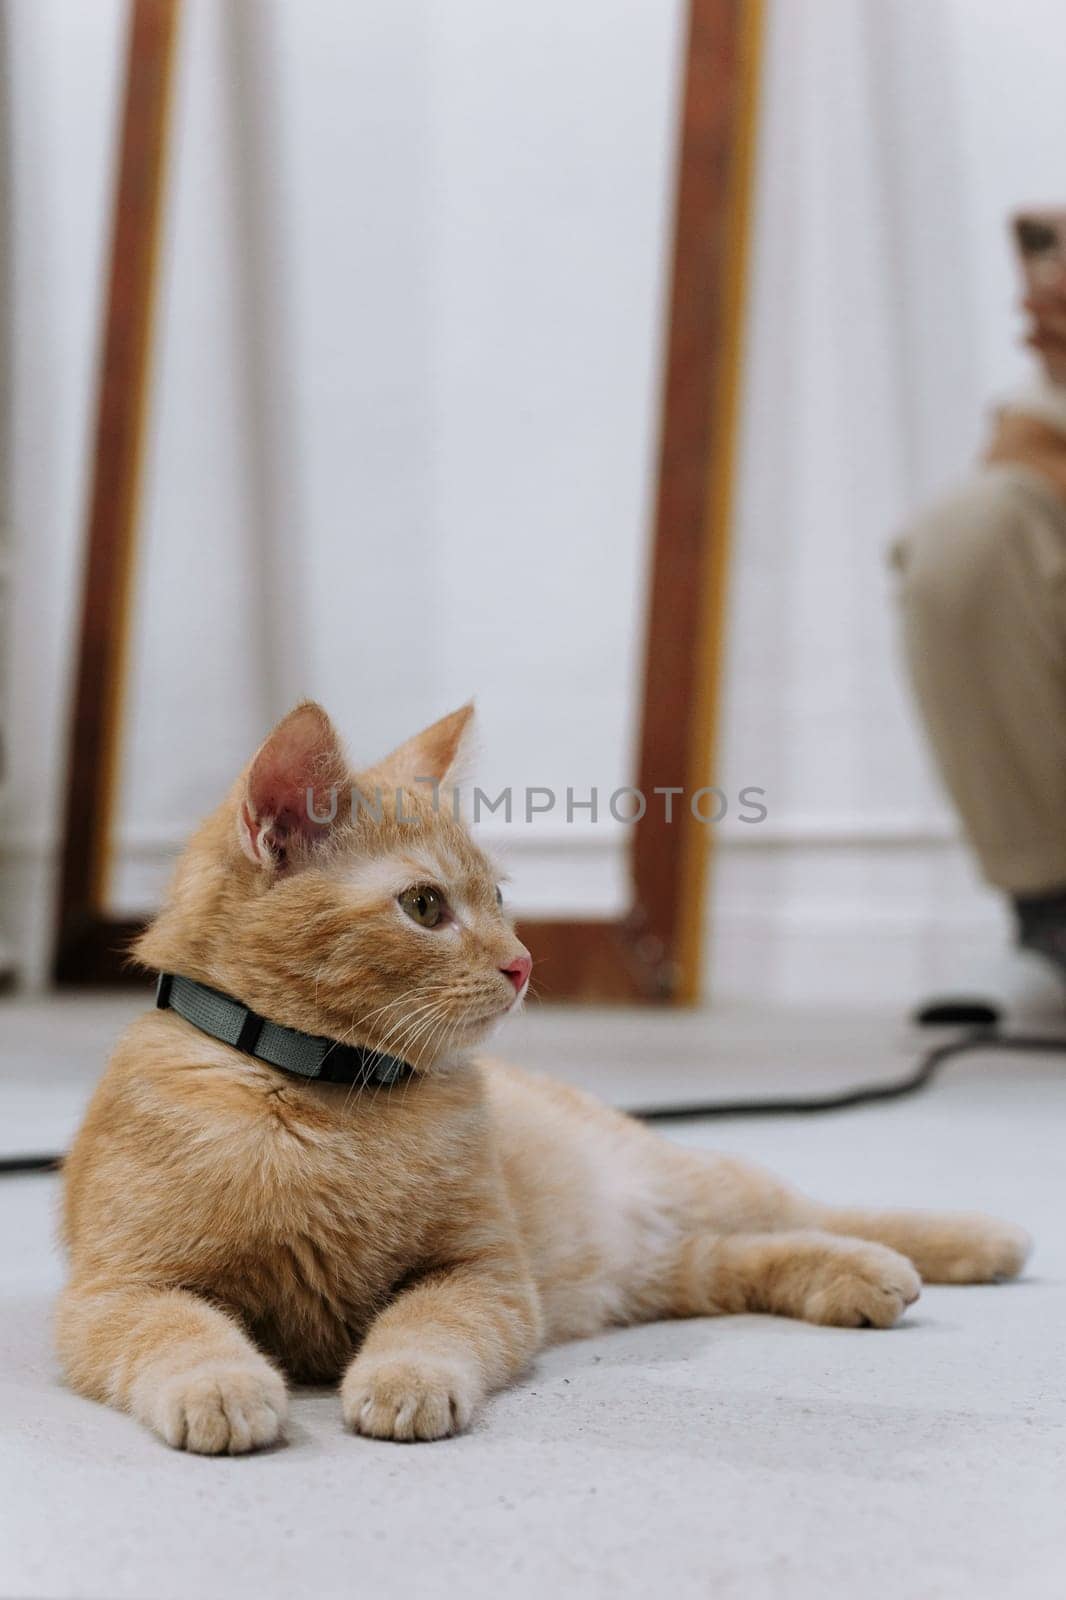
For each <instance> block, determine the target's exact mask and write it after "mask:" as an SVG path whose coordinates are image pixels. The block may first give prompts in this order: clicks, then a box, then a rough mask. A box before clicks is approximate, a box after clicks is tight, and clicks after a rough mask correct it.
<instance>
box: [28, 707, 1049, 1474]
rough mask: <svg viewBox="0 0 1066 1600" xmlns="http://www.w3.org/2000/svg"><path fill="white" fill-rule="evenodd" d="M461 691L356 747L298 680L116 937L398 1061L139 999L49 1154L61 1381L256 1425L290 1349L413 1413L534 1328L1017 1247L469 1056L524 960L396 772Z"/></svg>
mask: <svg viewBox="0 0 1066 1600" xmlns="http://www.w3.org/2000/svg"><path fill="white" fill-rule="evenodd" d="M470 714H471V712H470V708H469V707H467V708H465V709H464V710H461V711H457V712H455V713H453V715H451V716H449V717H445V718H444V719H443V720H442V721H440V722H438V723H436V724H434V726H433V727H431V728H429V729H428V730H426V731H425V732H424V733H422V734H420V735H418V736H417V737H416V738H415V739H412V740H410V741H409V742H408V743H407V744H405V745H403V746H401V748H400V749H398V750H397V751H395V752H394V754H393V755H392V756H390V757H389V758H388V759H387V760H385V761H384V762H382V763H381V764H380V765H379V766H378V767H376V768H372V769H370V770H369V771H367V772H363V773H360V774H356V775H353V774H352V773H350V771H349V769H348V765H347V762H346V760H345V757H344V755H343V752H342V749H341V746H340V744H339V742H338V739H337V736H336V734H335V732H334V730H333V727H332V725H331V723H330V721H329V719H328V717H327V716H326V714H325V712H323V711H322V710H321V709H320V708H319V707H318V706H316V705H314V704H311V703H307V704H304V705H301V706H298V707H297V708H296V710H295V711H293V712H292V713H291V714H290V715H289V716H288V717H286V718H285V720H284V721H283V722H281V723H280V724H279V726H278V727H277V728H276V729H275V730H274V732H273V733H272V734H271V735H270V737H269V738H268V739H267V741H266V742H265V744H263V745H262V747H261V748H260V750H259V751H258V753H257V754H256V756H255V758H254V759H253V761H252V762H251V764H250V766H249V768H248V769H247V771H246V773H245V774H244V776H243V777H242V778H241V780H240V781H239V782H238V784H237V785H236V787H235V788H234V790H233V791H232V793H231V794H230V795H229V797H228V798H227V799H226V800H225V801H224V803H223V804H222V805H221V806H220V808H219V809H218V810H217V811H216V812H215V813H214V815H212V816H211V817H210V818H209V819H208V821H207V822H205V823H204V824H203V826H202V827H201V828H200V830H199V831H198V832H197V833H196V835H195V836H194V838H193V840H192V842H191V843H190V845H189V846H188V849H187V850H186V851H185V854H184V856H183V857H182V860H181V862H180V864H179V866H178V868H177V871H176V874H175V878H174V882H173V885H172V888H171V892H170V896H169V899H168V901H167V903H166V905H165V907H164V909H163V910H162V911H161V913H160V914H159V916H158V917H157V918H156V920H155V922H154V923H153V924H152V926H151V927H150V928H149V929H148V930H147V932H146V933H145V934H144V935H143V937H142V938H141V940H140V943H139V945H138V948H137V954H138V957H139V958H140V960H141V961H142V962H143V963H144V964H145V965H146V966H148V967H152V968H155V969H157V970H159V971H163V972H169V973H175V974H179V975H181V976H183V977H185V978H191V979H194V980H197V981H198V982H200V983H203V984H208V985H210V986H212V987H213V988H214V989H216V990H221V991H223V992H224V993H225V994H227V995H230V996H233V997H235V998H236V999H237V1000H239V1001H241V1002H243V1003H244V1004H245V1005H247V1006H248V1007H250V1008H252V1010H254V1011H256V1012H259V1013H260V1014H262V1015H264V1016H265V1017H267V1018H268V1019H270V1021H272V1022H276V1023H279V1024H281V1025H283V1026H285V1027H290V1028H297V1029H301V1030H303V1031H304V1032H306V1033H310V1034H315V1035H325V1036H327V1037H328V1038H331V1039H335V1040H351V1041H355V1042H358V1043H362V1044H366V1045H369V1046H371V1047H373V1048H375V1049H379V1050H381V1051H387V1052H389V1053H391V1054H392V1055H394V1056H399V1057H401V1058H403V1059H404V1060H406V1061H407V1062H408V1063H409V1066H410V1067H411V1068H412V1069H413V1071H412V1072H411V1073H409V1074H408V1076H406V1077H405V1078H404V1079H403V1081H401V1082H398V1083H396V1084H395V1085H393V1086H392V1087H381V1086H380V1085H379V1086H377V1087H368V1088H355V1087H352V1086H351V1085H344V1084H330V1083H322V1082H306V1081H303V1080H301V1079H299V1078H297V1077H294V1076H292V1075H291V1074H289V1073H286V1072H283V1071H281V1070H279V1069H277V1068H275V1067H272V1066H270V1065H267V1064H266V1063H265V1062H263V1061H261V1060H258V1059H255V1058H254V1057H253V1056H251V1055H247V1054H244V1053H242V1052H241V1051H239V1050H238V1049H235V1048H231V1047H230V1046H229V1045H227V1044H224V1043H221V1042H220V1041H219V1040H217V1039H215V1038H213V1037H210V1036H209V1035H207V1034H206V1033H202V1032H200V1031H199V1030H198V1029H197V1028H196V1027H194V1026H192V1025H191V1023H190V1022H187V1021H185V1020H184V1019H183V1018H182V1017H180V1016H178V1015H177V1014H175V1013H174V1012H173V1011H166V1010H153V1011H149V1012H147V1013H146V1014H145V1015H144V1016H143V1017H141V1018H139V1019H138V1020H137V1021H136V1022H134V1023H133V1025H132V1026H131V1027H130V1028H129V1029H128V1030H127V1032H126V1033H125V1034H124V1036H123V1037H122V1039H121V1040H120V1042H119V1045H118V1048H117V1049H116V1051H115V1054H114V1056H113V1058H112V1060H111V1063H110V1065H109V1067H108V1069H107V1072H106V1074H105V1075H104V1078H103V1080H102V1081H101V1083H100V1085H99V1086H98V1088H97V1090H96V1093H95V1096H94V1098H93V1100H92V1103H91V1105H90V1107H89V1110H88V1113H87V1115H86V1118H85V1122H84V1125H83V1127H82V1129H81V1131H80V1133H79V1134H78V1137H77V1140H76V1141H75V1144H74V1148H73V1150H72V1151H71V1154H70V1157H69V1159H68V1160H67V1162H66V1166H65V1214H64V1234H65V1239H66V1243H67V1245H68V1248H69V1253H70V1259H71V1278H70V1282H69V1284H68V1286H67V1288H66V1289H65V1291H64V1292H63V1295H62V1297H61V1300H60V1304H59V1309H58V1318H57V1332H58V1345H59V1350H60V1354H61V1357H62V1361H63V1365H64V1368H65V1370H66V1373H67V1376H68V1378H69V1380H70V1382H71V1384H72V1385H73V1386H74V1387H75V1388H76V1389H78V1390H80V1391H81V1393H83V1394H86V1395H90V1396H92V1397H94V1398H95V1399H98V1400H103V1401H107V1402H109V1403H110V1404H112V1405H115V1406H118V1407H120V1408H122V1409H125V1410H127V1411H129V1412H131V1413H132V1414H133V1415H134V1416H135V1417H138V1418H139V1419H140V1420H141V1421H142V1422H144V1423H146V1424H147V1426H148V1427H150V1428H153V1429H155V1431H156V1432H157V1433H158V1434H159V1435H160V1436H161V1437H162V1438H163V1439H165V1440H166V1441H167V1443H168V1444H171V1445H174V1446H176V1447H178V1448H184V1449H187V1450H194V1451H202V1452H207V1453H218V1452H226V1451H229V1452H238V1451H244V1450H252V1449H256V1448H257V1447H260V1446H264V1445H270V1444H272V1443H273V1442H274V1441H275V1440H277V1439H278V1438H279V1436H280V1435H281V1433H282V1431H283V1429H284V1424H285V1411H286V1386H285V1379H286V1376H287V1377H289V1378H292V1379H294V1380H298V1381H307V1382H313V1383H326V1382H335V1381H337V1380H340V1386H341V1387H340V1398H341V1408H342V1410H343V1414H344V1420H345V1422H346V1423H347V1424H348V1426H349V1427H350V1428H352V1429H354V1430H355V1431H356V1432H358V1433H362V1434H369V1435H372V1436H373V1437H374V1438H378V1439H437V1438H440V1437H442V1436H443V1435H445V1434H449V1433H452V1432H454V1431H455V1430H457V1429H460V1428H464V1427H466V1425H467V1424H468V1423H469V1421H470V1419H471V1417H472V1416H473V1415H474V1413H475V1412H476V1410H477V1408H478V1406H479V1405H480V1404H481V1402H482V1401H483V1400H484V1398H485V1397H486V1395H488V1394H489V1393H490V1392H491V1391H492V1390H494V1389H497V1388H499V1387H501V1386H502V1385H504V1384H506V1383H508V1382H509V1381H510V1380H511V1379H513V1378H514V1377H515V1376H516V1375H518V1374H520V1373H521V1372H522V1371H523V1370H524V1369H525V1368H526V1367H528V1365H529V1363H530V1361H531V1359H532V1358H533V1356H534V1355H535V1354H536V1352H537V1351H538V1350H539V1349H540V1348H541V1346H543V1345H544V1344H546V1343H548V1342H549V1341H553V1340H560V1339H570V1338H575V1337H579V1336H581V1335H584V1334H591V1333H595V1332H596V1331H597V1330H598V1329H601V1328H605V1327H607V1326H609V1325H611V1324H619V1323H630V1322H638V1321H643V1320H646V1319H650V1318H658V1317H691V1316H711V1315H717V1314H720V1313H723V1312H732V1311H764V1312H772V1313H774V1314H777V1315H780V1316H790V1317H803V1318H806V1319H807V1320H808V1321H811V1322H821V1323H832V1324H837V1325H839V1326H844V1327H857V1326H867V1325H872V1326H874V1327H879V1328H884V1327H888V1326H889V1325H890V1324H892V1323H894V1322H895V1321H896V1320H897V1319H898V1318H899V1317H900V1316H901V1315H902V1313H903V1312H904V1310H905V1309H906V1307H907V1306H909V1305H910V1304H911V1303H912V1301H913V1300H915V1298H916V1297H917V1295H918V1290H919V1286H920V1281H921V1278H923V1277H924V1278H927V1279H929V1280H930V1281H932V1282H941V1283H976V1282H985V1281H988V1280H990V1279H994V1278H1000V1277H1011V1276H1013V1275H1014V1274H1016V1273H1017V1272H1018V1271H1019V1270H1020V1268H1021V1266H1022V1264H1023V1262H1024V1260H1025V1258H1026V1254H1027V1250H1028V1240H1027V1239H1026V1236H1025V1235H1024V1233H1022V1231H1021V1230H1020V1229H1018V1228H1015V1227H1012V1226H1010V1225H1009V1224H1006V1223H1002V1222H996V1221H992V1220H990V1219H987V1218H984V1217H981V1216H976V1215H974V1216H971V1215H957V1216H952V1215H947V1216H938V1215H932V1214H928V1213H924V1212H921V1211H892V1212H882V1211H862V1210H840V1209H837V1208H833V1207H828V1206H823V1205H819V1204H818V1203H817V1202H815V1201H813V1200H808V1199H806V1198H805V1197H803V1196H802V1195H799V1194H796V1193H794V1192H793V1191H792V1190H790V1189H789V1188H787V1187H786V1186H785V1185H784V1184H783V1183H780V1182H778V1181H777V1180H776V1179H774V1178H772V1177H770V1176H768V1175H767V1174H765V1173H763V1172H761V1171H759V1170H758V1169H756V1168H753V1167H750V1166H748V1165H746V1164H745V1163H743V1162H740V1161H737V1160H733V1159H729V1158H724V1157H720V1158H715V1157H711V1156H706V1155H703V1154H696V1153H693V1152H690V1151H687V1150H684V1149H681V1148H679V1147H677V1146H676V1145H673V1144H670V1143H669V1142H667V1141H666V1140H664V1139H662V1138H660V1137H658V1136H656V1135H655V1134H654V1133H652V1132H651V1131H649V1130H648V1129H647V1128H646V1127H643V1126H642V1125H640V1124H638V1123H637V1122H634V1121H632V1120H631V1119H630V1118H628V1117H625V1116H622V1115H621V1114H619V1113H618V1112H615V1111H611V1110H608V1109H607V1108H606V1107H604V1106H601V1105H599V1104H598V1103H597V1102H596V1101H595V1100H593V1099H591V1098H590V1097H589V1096H588V1095H585V1094H581V1093H578V1092H576V1091H575V1090H573V1089H570V1088H565V1087H563V1086H562V1085H561V1084H557V1083H553V1082H551V1081H548V1080H543V1079H540V1078H536V1077H531V1076H527V1075H526V1074H525V1073H523V1072H520V1071H518V1070H517V1069H516V1068H514V1067H508V1066H503V1065H500V1064H498V1063H496V1062H492V1061H486V1060H482V1059H479V1058H478V1057H477V1055H476V1053H475V1052H476V1047H477V1045H478V1042H479V1041H480V1040H481V1039H483V1038H484V1036H485V1034H486V1033H487V1031H488V1030H489V1029H490V1028H491V1027H492V1025H493V1024H494V1023H495V1022H496V1021H497V1020H498V1019H499V1018H501V1017H502V1016H503V1015H505V1014H506V1013H507V1012H508V1011H511V1010H513V1009H514V1008H515V1007H516V1006H517V1005H519V1004H520V1003H521V1001H522V998H523V996H524V993H525V989H526V986H527V981H528V976H529V968H530V960H529V956H528V954H527V952H526V951H525V950H524V949H523V947H522V946H521V945H520V944H519V943H518V941H517V939H516V938H515V935H514V932H513V930H512V927H511V924H510V921H509V920H508V917H507V914H506V912H505V911H504V910H503V909H502V908H501V905H500V903H499V894H498V890H497V887H496V880H495V877H494V875H493V872H492V869H491V867H490V865H489V863H488V861H487V860H486V859H485V857H484V855H483V854H482V853H481V851H480V850H479V849H478V848H477V847H476V846H475V844H474V843H473V842H472V840H471V839H470V837H469V835H468V834H467V832H466V830H465V828H464V826H463V825H462V824H461V823H460V822H459V821H457V820H456V819H455V817H454V816H453V815H452V812H451V808H450V807H449V806H448V805H444V804H441V805H439V806H437V807H435V806H434V803H433V799H432V796H431V794H430V792H429V790H428V788H427V786H426V784H425V783H424V782H423V783H421V784H419V783H417V782H416V781H415V780H416V779H426V778H430V777H432V778H435V779H438V780H440V782H441V783H443V784H447V782H448V778H449V774H450V773H451V772H452V771H453V769H454V764H455V761H456V757H457V751H458V747H459V744H460V741H461V739H462V736H463V733H464V729H465V728H466V725H467V722H468V720H469V717H470ZM353 782H355V783H356V784H358V786H359V792H360V793H361V794H363V795H367V796H372V795H373V793H374V790H375V788H376V787H379V786H381V787H383V788H384V791H385V794H386V796H387V797H389V798H394V797H395V795H396V792H397V791H398V792H399V795H400V798H401V799H402V805H403V816H402V820H401V819H398V818H397V816H396V813H395V809H394V808H391V807H390V806H389V805H388V804H387V803H386V804H385V805H384V807H383V808H382V814H381V816H380V817H377V816H375V814H374V811H373V809H368V808H363V807H359V808H357V814H356V815H355V817H354V818H353V817H352V815H351V814H350V808H349V807H348V806H347V804H346V800H347V794H348V786H349V785H351V784H352V783H353ZM331 785H337V786H340V788H341V792H342V800H341V803H340V804H339V805H338V809H337V815H336V817H335V818H334V819H333V820H332V821H331V822H330V823H328V824H320V823H319V822H318V821H317V820H314V819H317V818H318V817H320V816H322V815H323V814H325V813H326V811H327V810H328V806H327V803H326V792H327V790H328V789H329V787H330V786H331ZM309 790H310V791H311V797H312V798H313V800H314V805H313V807H309V806H308V804H307V800H306V797H307V796H308V792H309Z"/></svg>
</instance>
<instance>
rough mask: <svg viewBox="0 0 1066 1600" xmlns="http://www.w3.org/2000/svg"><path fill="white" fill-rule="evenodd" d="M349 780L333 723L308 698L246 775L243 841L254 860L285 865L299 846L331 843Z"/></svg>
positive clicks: (239, 827)
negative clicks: (344, 788)
mask: <svg viewBox="0 0 1066 1600" xmlns="http://www.w3.org/2000/svg"><path fill="white" fill-rule="evenodd" d="M349 781H350V779H349V773H348V763H347V761H346V760H345V756H344V750H343V748H342V746H341V742H340V740H339V739H338V737H337V733H336V730H335V728H334V726H333V724H332V722H331V721H330V720H329V718H328V717H327V715H326V713H325V712H324V711H323V709H322V707H321V706H320V705H316V704H315V702H314V701H313V700H305V701H304V702H303V704H302V705H298V706H297V707H296V709H295V710H294V711H290V712H289V714H288V716H287V717H283V718H282V720H281V721H280V722H279V723H278V725H277V727H276V728H275V729H274V731H273V733H271V734H270V735H269V736H268V737H267V738H266V739H265V740H264V741H263V743H262V744H261V745H260V746H259V749H258V750H257V751H256V753H255V755H254V756H253V757H252V761H251V765H250V766H249V768H248V771H247V773H246V775H245V779H244V786H243V793H242V795H241V799H240V804H239V806H238V810H237V837H238V839H239V841H240V846H241V849H242V850H243V851H244V854H245V855H246V856H247V857H248V859H249V861H254V862H255V863H256V865H257V866H260V867H269V868H280V867H284V866H286V865H288V864H289V861H290V856H291V853H292V850H293V847H294V846H303V845H312V844H315V843H319V842H321V841H323V840H325V838H326V837H327V836H328V833H329V827H330V823H331V822H332V821H333V818H334V817H335V816H336V815H337V814H338V811H339V810H340V806H341V804H342V803H343V802H342V798H341V795H340V792H339V791H340V790H341V788H342V787H343V786H344V784H346V783H347V782H349ZM309 800H310V804H309Z"/></svg>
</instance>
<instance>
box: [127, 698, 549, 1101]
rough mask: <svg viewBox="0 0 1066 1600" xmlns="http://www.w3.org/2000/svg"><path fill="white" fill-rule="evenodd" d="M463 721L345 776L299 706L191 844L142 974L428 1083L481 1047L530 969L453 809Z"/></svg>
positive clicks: (453, 720) (319, 715)
mask: <svg viewBox="0 0 1066 1600" xmlns="http://www.w3.org/2000/svg"><path fill="white" fill-rule="evenodd" d="M472 714H473V710H472V707H470V706H465V707H463V709H462V710H460V711H455V712H453V713H452V714H451V715H450V716H447V717H444V718H442V720H441V721H440V722H436V723H434V724H433V726H432V727H430V728H427V729H426V730H425V731H424V732H423V733H420V734H417V735H416V736H415V738H413V739H409V740H408V741H407V743H406V744H403V745H401V746H400V747H399V749H397V750H395V751H393V753H392V755H390V756H387V757H386V758H385V760H384V761H382V762H379V763H378V765H377V766H375V767H371V768H369V769H367V770H364V771H358V772H356V771H352V770H351V769H350V767H349V765H348V761H347V759H346V757H345V754H344V751H343V749H342V747H341V744H340V741H339V739H338V737H337V734H336V732H335V730H334V728H333V725H332V723H331V722H330V720H329V718H328V716H327V715H326V713H325V712H324V711H323V710H322V708H321V706H318V705H315V704H314V703H313V702H310V701H308V702H305V703H304V704H303V705H299V706H297V707H296V709H295V710H294V711H292V712H290V713H289V715H288V716H287V717H286V718H284V720H283V721H282V722H280V723H279V724H278V726H277V727H276V728H275V729H274V731H273V733H272V734H271V735H270V736H269V738H268V739H266V741H265V742H264V743H263V744H262V745H261V746H260V747H259V749H258V750H257V751H256V753H255V755H254V757H253V758H252V760H251V762H250V763H249V765H248V767H247V768H246V770H245V772H244V773H243V774H242V776H241V778H240V779H239V780H238V782H237V784H236V785H235V787H234V788H233V790H232V791H231V793H230V794H229V796H228V797H227V799H226V800H225V801H224V802H223V804H222V806H221V807H220V808H219V810H218V811H217V812H215V813H214V815H213V816H211V817H209V818H208V820H207V821H206V822H205V823H204V824H203V826H202V827H201V828H200V829H199V830H198V832H197V833H196V834H195V835H194V837H193V839H192V840H191V842H190V844H189V845H188V847H187V849H186V851H185V853H184V855H183V856H182V859H181V861H180V862H179V864H178V868H177V870H176V872H175V875H174V881H173V883H172V885H171V889H170V893H169V897H168V900H167V903H166V904H165V906H164V907H163V909H162V911H161V912H160V913H159V915H158V917H157V918H156V920H155V921H154V922H153V923H152V925H151V926H150V927H149V928H148V930H147V931H146V932H145V933H144V934H143V935H142V937H141V939H140V942H139V944H138V946H137V952H136V953H137V955H138V957H139V959H140V960H142V961H143V962H145V963H146V964H147V965H148V966H151V967H154V968H156V969H158V970H163V971H170V972H177V973H181V974H183V975H184V976H186V977H191V978H196V979H198V980H199V981H200V982H202V983H207V984H210V985H212V986H213V987H214V988H216V989H221V990H223V991H225V992H226V993H229V994H232V995H234V996H236V997H237V998H238V999H239V1000H241V1001H243V1002H244V1003H245V1004H246V1005H248V1006H250V1007H251V1008H252V1009H253V1010H255V1011H258V1012H260V1013H262V1014H263V1015H264V1016H267V1017H269V1018H270V1019H271V1020H273V1021H276V1022H280V1023H283V1024H284V1025H286V1026H288V1027H295V1028H302V1029H304V1030H305V1031H307V1032H310V1033H316V1034H326V1035H329V1036H330V1037H333V1038H342V1039H344V1040H346V1041H348V1042H351V1043H353V1044H368V1045H371V1046H373V1047H375V1048H377V1049H380V1050H383V1051H388V1052H389V1053H390V1054H393V1055H398V1056H401V1057H403V1058H404V1059H406V1060H408V1061H410V1062H411V1064H412V1065H413V1066H415V1067H416V1068H418V1069H422V1070H429V1069H430V1068H432V1067H433V1066H434V1065H436V1064H439V1063H442V1062H445V1061H449V1060H452V1059H454V1058H455V1056H456V1055H457V1054H459V1053H461V1052H462V1051H463V1050H464V1049H466V1048H468V1047H469V1046H470V1045H472V1044H474V1043H476V1042H477V1041H478V1040H479V1039H481V1038H482V1037H484V1035H485V1034H486V1033H487V1032H488V1031H489V1029H490V1028H491V1027H492V1026H493V1024H494V1023H496V1022H497V1021H499V1019H500V1018H501V1017H503V1016H504V1015H505V1014H506V1013H507V1012H508V1011H511V1010H513V1009H514V1008H515V1007H517V1006H518V1005H519V1004H520V1002H521V1000H522V998H523V997H524V995H525V992H526V988H527V984H528V979H529V971H530V966H531V962H530V958H529V953H528V952H527V951H526V949H525V948H524V946H523V945H522V944H520V943H519V941H518V939H517V938H516V936H515V933H514V929H513V927H512V924H511V921H510V918H509V916H508V913H507V911H506V908H505V906H504V903H503V899H502V895H501V893H500V890H499V887H498V882H497V875H496V873H495V872H494V870H493V868H492V865H491V864H490V862H489V861H488V859H487V858H486V857H485V855H484V854H483V853H482V851H481V850H479V849H478V847H477V846H476V845H475V844H474V842H473V840H472V839H471V837H470V835H469V833H468V832H467V829H466V827H465V825H464V823H463V822H462V821H461V820H460V819H459V817H458V816H457V814H456V811H457V808H456V807H455V806H454V805H453V794H454V784H455V782H456V775H457V766H458V763H459V761H460V759H461V747H462V745H463V743H464V738H465V736H467V735H468V733H469V725H470V720H471V717H472ZM450 786H452V787H450ZM309 798H310V802H311V803H310V804H309V803H308V802H309Z"/></svg>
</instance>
